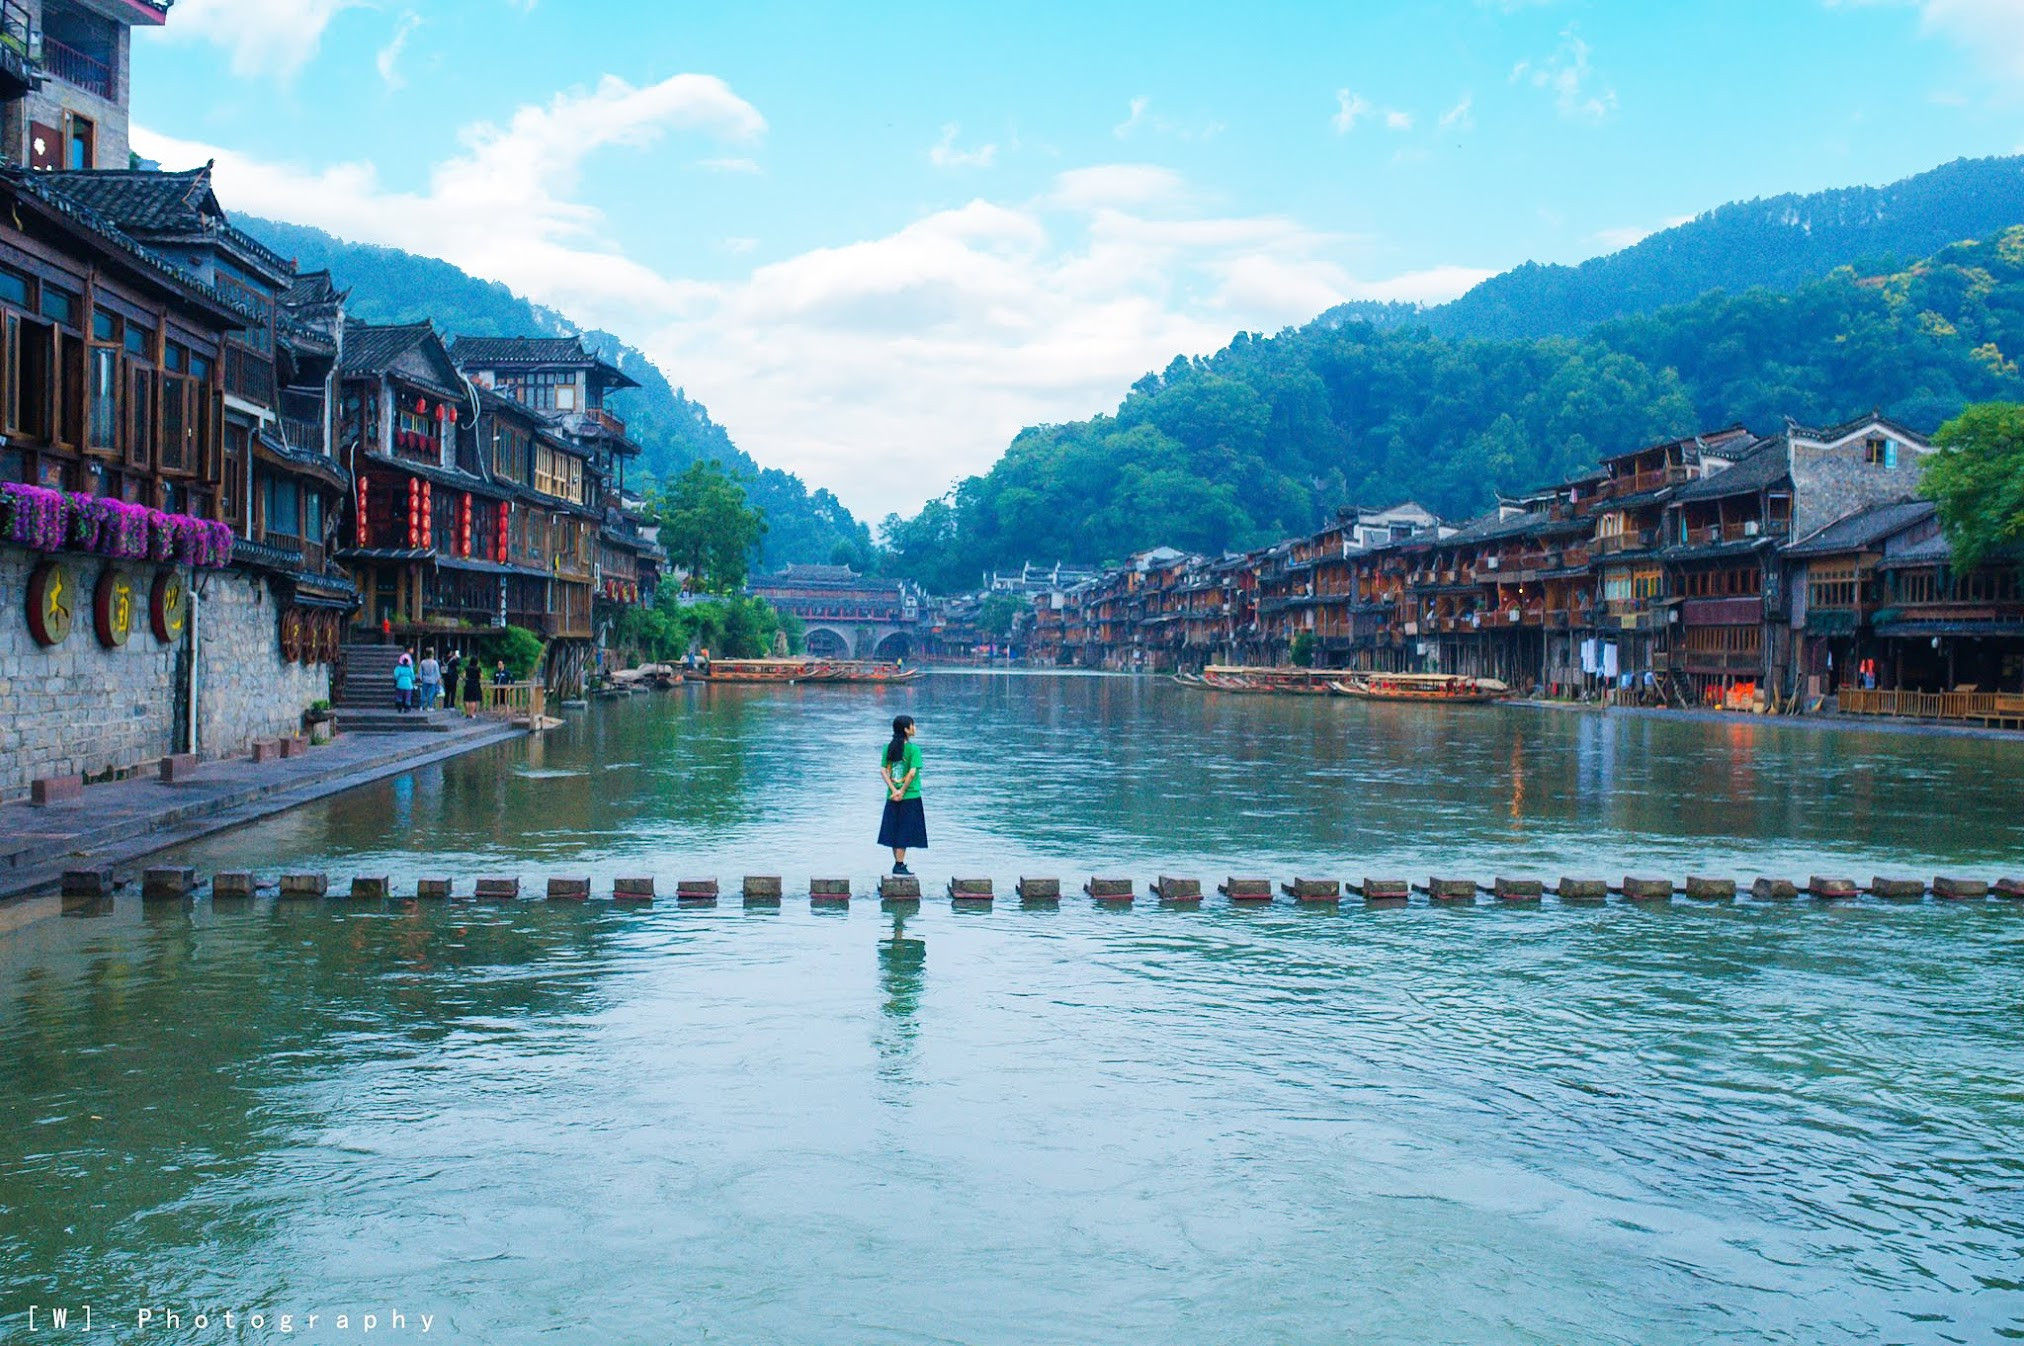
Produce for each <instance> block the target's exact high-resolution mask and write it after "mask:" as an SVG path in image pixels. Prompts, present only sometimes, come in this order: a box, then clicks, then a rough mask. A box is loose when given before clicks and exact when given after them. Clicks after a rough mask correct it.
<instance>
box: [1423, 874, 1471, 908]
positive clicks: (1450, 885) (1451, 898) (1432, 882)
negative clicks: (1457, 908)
mask: <svg viewBox="0 0 2024 1346" xmlns="http://www.w3.org/2000/svg"><path fill="white" fill-rule="evenodd" d="M1476 886H1477V885H1476V881H1475V880H1474V879H1428V880H1427V897H1428V898H1429V899H1430V900H1432V901H1435V902H1457V903H1461V902H1474V901H1475V900H1476Z"/></svg>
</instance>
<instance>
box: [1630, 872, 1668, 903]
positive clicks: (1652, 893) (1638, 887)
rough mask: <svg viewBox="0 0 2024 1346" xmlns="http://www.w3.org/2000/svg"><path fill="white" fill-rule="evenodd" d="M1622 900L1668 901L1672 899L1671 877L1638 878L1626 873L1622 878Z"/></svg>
mask: <svg viewBox="0 0 2024 1346" xmlns="http://www.w3.org/2000/svg"><path fill="white" fill-rule="evenodd" d="M1623 900H1624V901H1626V902H1670V901H1672V900H1673V881H1672V880H1671V879H1640V878H1638V877H1636V876H1635V875H1630V874H1626V875H1624V879H1623Z"/></svg>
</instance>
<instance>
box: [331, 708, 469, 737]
mask: <svg viewBox="0 0 2024 1346" xmlns="http://www.w3.org/2000/svg"><path fill="white" fill-rule="evenodd" d="M456 719H457V717H456V716H453V715H451V714H449V713H448V712H444V711H438V712H437V713H435V714H433V715H425V714H423V713H422V712H420V711H409V712H408V713H406V714H405V715H404V714H401V713H400V712H398V711H395V710H391V709H387V710H382V709H378V708H372V709H359V708H355V707H351V706H340V707H338V709H337V715H336V721H337V731H338V732H339V733H340V734H447V733H450V732H451V730H452V729H453V728H454V727H455V724H454V722H455V720H456Z"/></svg>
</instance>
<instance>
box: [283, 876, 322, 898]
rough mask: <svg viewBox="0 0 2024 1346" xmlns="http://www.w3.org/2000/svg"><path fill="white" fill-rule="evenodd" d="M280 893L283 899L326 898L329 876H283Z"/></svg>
mask: <svg viewBox="0 0 2024 1346" xmlns="http://www.w3.org/2000/svg"><path fill="white" fill-rule="evenodd" d="M280 892H281V896H283V897H328V896H329V895H330V875H328V874H283V875H282V876H281V889H280Z"/></svg>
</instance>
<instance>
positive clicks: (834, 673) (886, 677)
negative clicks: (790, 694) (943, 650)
mask: <svg viewBox="0 0 2024 1346" xmlns="http://www.w3.org/2000/svg"><path fill="white" fill-rule="evenodd" d="M920 676H921V670H920V669H918V668H901V667H900V666H899V665H898V664H882V663H875V662H869V661H863V660H857V661H853V660H844V659H830V660H825V661H823V663H822V664H821V665H820V666H819V667H817V668H816V670H815V671H814V672H813V673H811V674H809V675H808V676H807V677H805V678H802V679H800V681H802V682H809V683H842V684H850V685H853V686H856V685H864V684H870V685H873V686H879V687H889V686H898V685H901V684H904V683H909V682H912V681H913V680H914V679H915V678H918V677H920Z"/></svg>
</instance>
